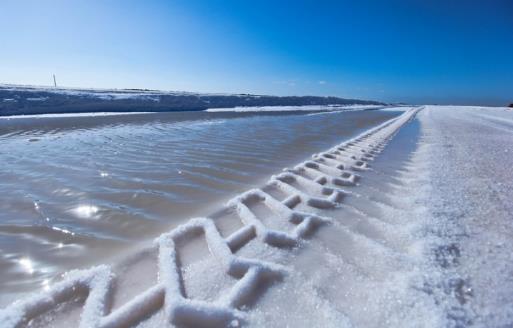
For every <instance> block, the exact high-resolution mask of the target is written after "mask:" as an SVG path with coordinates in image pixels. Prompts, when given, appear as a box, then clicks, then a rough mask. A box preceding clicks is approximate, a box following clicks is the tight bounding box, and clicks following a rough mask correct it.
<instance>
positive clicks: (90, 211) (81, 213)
mask: <svg viewBox="0 0 513 328" xmlns="http://www.w3.org/2000/svg"><path fill="white" fill-rule="evenodd" d="M73 212H74V213H75V215H76V216H78V217H80V218H83V219H89V218H92V217H93V216H94V215H95V214H96V213H98V207H97V206H94V205H80V206H78V207H76V208H75V209H73Z"/></svg>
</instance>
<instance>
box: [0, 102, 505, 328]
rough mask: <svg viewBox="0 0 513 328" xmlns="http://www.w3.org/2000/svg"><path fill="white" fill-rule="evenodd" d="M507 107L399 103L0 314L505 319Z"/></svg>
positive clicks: (204, 319) (345, 322) (157, 322)
mask: <svg viewBox="0 0 513 328" xmlns="http://www.w3.org/2000/svg"><path fill="white" fill-rule="evenodd" d="M512 116H513V115H512V113H511V112H508V111H505V110H504V109H488V108H444V107H432V106H426V107H423V108H415V109H411V110H407V111H405V113H404V114H402V115H401V116H399V117H397V118H393V119H391V120H389V121H387V122H385V123H383V124H381V125H379V126H377V127H376V128H373V129H370V130H367V131H366V132H363V133H362V134H361V135H359V136H357V137H355V138H353V139H352V140H349V141H347V142H344V143H342V144H339V145H337V146H335V147H333V148H331V149H329V150H327V151H325V152H321V153H318V154H315V155H314V156H312V158H311V159H309V160H306V161H304V162H302V163H300V164H299V165H296V166H291V167H290V168H289V169H286V170H284V171H283V172H282V173H279V174H276V175H274V176H272V177H271V178H270V179H269V180H268V181H267V182H266V183H265V184H264V185H263V186H261V187H259V188H257V189H251V190H249V191H247V192H244V193H242V194H240V195H239V196H237V197H235V198H233V199H231V200H230V201H228V202H227V203H226V204H225V205H224V206H223V207H221V208H220V209H218V210H217V211H215V212H213V213H212V214H211V215H208V216H206V217H203V218H197V219H191V220H189V221H187V222H186V223H184V224H183V225H181V226H179V227H177V228H175V229H172V230H171V231H170V232H169V233H166V234H164V235H162V236H161V237H159V238H157V239H156V240H155V241H154V243H152V244H151V245H148V246H147V247H146V248H145V249H143V250H141V251H139V252H136V253H134V254H132V255H131V256H130V257H128V258H127V259H125V260H123V261H121V262H120V263H117V264H114V265H111V266H98V267H95V268H93V269H90V270H84V271H80V272H71V273H70V274H69V275H68V276H67V277H65V278H64V279H63V280H62V282H59V283H56V284H51V285H49V286H48V290H47V291H46V292H45V293H40V294H36V295H34V296H32V297H29V298H25V299H23V300H21V301H20V302H18V303H15V304H13V305H11V306H10V307H8V308H6V309H4V310H2V312H0V316H1V321H0V322H2V323H4V324H5V325H7V326H16V325H25V324H27V323H28V324H29V325H32V326H45V325H46V326H48V325H51V326H55V327H59V326H65V325H69V322H70V321H69V320H70V318H72V320H80V324H81V326H82V327H120V326H123V327H125V326H139V327H155V326H165V325H176V326H193V327H198V326H206V327H239V326H250V327H252V326H254V327H284V326H290V327H349V326H353V327H354V326H356V327H383V326H390V327H397V326H399V327H462V326H470V325H474V326H479V327H489V326H494V327H498V326H510V325H511V324H512V322H513V321H512V313H513V312H512V311H511V310H510V305H511V299H512V296H511V295H513V292H512V291H513V288H512V287H513V283H512V282H511V279H510V277H511V272H513V271H512V264H511V263H512V261H511V255H510V254H511V249H512V246H513V245H511V244H512V243H513V242H512V241H511V238H509V237H510V236H511V229H512V228H511V224H510V223H511V222H510V220H511V213H512V211H511V203H510V202H508V200H509V198H508V197H507V196H508V194H509V193H510V192H511V189H512V179H511V173H510V171H509V170H508V166H510V164H511V156H510V154H509V152H510V150H509V147H510V145H511V144H512V143H511V141H512V140H511V138H513V137H512V134H511V129H512V128H513V124H512V122H513V119H512ZM476 131H479V132H476ZM476 153H479V154H480V156H476ZM506 164H507V165H506ZM75 322H77V321H75Z"/></svg>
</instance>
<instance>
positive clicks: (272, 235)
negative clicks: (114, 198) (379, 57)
mask: <svg viewBox="0 0 513 328" xmlns="http://www.w3.org/2000/svg"><path fill="white" fill-rule="evenodd" d="M415 113H416V110H411V111H409V112H407V113H405V114H403V115H402V116H399V117H397V118H394V119H392V120H390V121H387V122H385V123H384V124H381V125H380V126H378V127H376V128H374V129H371V130H369V131H367V132H365V133H363V134H362V135H359V136H357V137H355V138H353V139H352V140H350V141H347V142H345V143H343V144H341V145H338V146H336V147H334V148H333V149H330V150H328V151H326V152H323V153H320V154H317V155H314V156H313V159H312V160H307V161H306V162H304V163H303V164H300V165H299V166H297V167H296V168H295V169H293V170H284V172H283V173H280V174H278V175H275V176H273V177H271V179H270V180H269V182H268V183H267V184H266V186H264V188H262V189H254V190H250V191H248V192H245V193H243V194H241V195H240V196H237V197H235V198H234V199H232V200H231V201H229V202H228V203H227V204H226V209H227V210H230V209H232V210H235V212H236V213H237V216H239V218H240V220H241V221H242V224H243V227H242V228H240V229H239V230H237V231H235V232H233V233H231V234H230V235H229V236H223V235H222V234H221V232H220V231H219V230H218V226H217V225H216V222H218V220H219V218H217V219H213V218H197V219H191V220H190V221H188V222H187V223H185V224H184V225H181V226H179V227H177V228H175V229H174V230H172V231H171V232H169V233H167V234H164V235H162V236H161V237H159V238H158V239H157V240H156V241H155V243H156V244H155V245H154V246H152V248H150V249H155V251H157V252H158V254H159V257H158V270H159V280H158V282H157V284H156V285H154V286H153V287H150V288H149V289H147V290H146V291H143V292H142V293H140V294H139V295H137V296H135V297H134V298H132V299H131V300H129V301H128V302H126V303H125V304H124V305H123V306H121V307H119V308H117V309H115V310H113V311H112V312H110V313H108V311H107V310H108V309H107V306H106V295H108V294H109V293H111V280H112V277H114V276H115V273H114V271H116V270H115V268H112V267H108V266H98V267H95V268H92V269H90V270H85V271H76V272H71V273H70V274H69V275H67V276H66V277H65V278H64V279H63V281H62V282H60V283H57V284H55V285H54V286H50V287H48V291H46V292H44V293H40V294H35V295H34V296H32V297H29V298H27V299H26V300H23V301H19V302H16V303H14V304H13V305H11V306H9V307H8V308H6V309H4V310H2V311H1V312H0V319H1V320H2V322H4V323H6V324H7V326H16V325H18V324H22V323H24V322H27V320H30V319H31V318H32V317H35V316H37V315H39V314H41V313H44V312H47V311H48V310H50V309H52V308H53V307H55V306H57V304H58V303H62V302H65V301H66V300H68V299H70V298H72V297H73V296H74V295H75V294H76V293H80V292H82V290H83V289H86V290H88V291H89V292H88V295H89V296H87V298H86V302H85V304H84V306H83V310H82V315H81V320H80V326H81V327H113V326H120V325H130V324H133V323H135V322H137V321H138V320H141V319H143V318H146V317H148V316H151V315H152V314H153V313H158V312H159V311H160V308H163V309H164V313H165V316H166V317H167V318H168V319H167V320H170V321H171V322H173V323H175V324H184V325H195V326H197V325H207V324H208V325H210V326H212V325H214V326H239V325H241V324H243V323H246V322H247V321H248V319H249V317H248V315H247V313H246V312H245V311H243V309H245V308H246V307H247V304H248V303H251V300H252V299H254V298H255V297H256V295H257V294H259V293H260V292H261V291H260V289H261V288H262V287H261V286H263V285H266V286H267V285H268V284H269V282H272V281H274V282H275V283H279V281H282V280H286V279H287V276H288V275H289V274H290V269H289V268H287V267H286V266H283V265H281V264H279V263H277V262H279V261H275V260H277V259H276V258H275V256H273V255H272V254H273V253H274V252H272V253H271V254H270V255H269V256H267V257H268V259H269V260H272V261H269V260H268V259H265V258H266V256H264V258H261V257H262V256H261V255H265V253H266V252H267V251H268V250H271V249H276V250H277V251H278V252H281V253H282V254H287V253H288V252H290V250H293V249H295V248H296V247H297V246H300V245H301V244H302V242H303V239H304V238H305V237H307V236H310V235H312V234H314V233H315V232H316V231H317V229H319V227H320V226H324V225H332V224H333V220H332V219H331V218H329V217H325V216H320V215H318V214H316V213H315V211H314V210H312V209H315V208H319V209H325V208H333V207H336V206H337V204H338V203H340V202H341V201H342V199H343V198H344V195H345V192H344V191H342V190H339V189H338V188H336V187H327V186H323V184H322V183H326V182H327V181H328V176H329V177H330V178H331V179H345V180H344V181H345V182H353V181H355V179H356V175H355V174H353V173H350V171H346V170H358V171H364V170H367V169H368V168H367V164H366V161H368V160H370V158H371V157H372V156H367V154H366V153H367V152H368V153H369V154H371V153H372V154H375V153H377V152H379V151H380V150H381V149H382V145H383V144H384V142H385V141H387V140H388V139H389V138H390V137H391V136H392V135H393V134H394V133H395V131H396V130H397V129H399V128H400V127H401V126H402V125H404V124H405V123H406V122H408V121H409V120H410V119H411V118H412V117H413V115H414V114H415ZM346 149H348V155H347V156H345V155H342V153H343V152H345V151H346ZM355 151H356V154H355ZM315 163H317V164H315ZM307 168H308V169H310V170H321V169H322V170H323V171H322V172H323V173H322V176H321V177H320V179H321V180H323V179H324V180H326V181H324V180H323V181H321V180H317V181H312V180H310V179H307V178H305V177H303V176H301V175H300V174H297V173H299V171H301V170H303V169H304V170H306V169H307ZM330 168H331V169H330ZM337 170H338V171H337ZM351 172H352V171H351ZM330 173H331V174H334V175H335V176H331V175H329V174H330ZM335 181H337V180H335ZM266 188H267V189H269V188H277V189H278V190H279V191H280V192H281V193H283V194H286V195H288V196H287V197H286V199H285V200H283V201H280V200H278V199H276V198H275V197H273V196H271V195H270V194H268V193H267V192H265V191H264V189H266ZM258 205H261V206H264V207H267V208H268V209H269V210H270V211H271V212H272V213H274V215H276V217H277V218H279V222H277V223H278V228H272V227H270V226H268V224H264V221H263V218H261V217H259V216H258V215H257V214H256V213H257V212H254V209H252V207H255V206H258ZM299 208H302V209H304V210H299ZM280 222H281V223H280ZM287 222H288V223H287ZM287 224H293V226H294V228H293V229H292V230H291V231H287V230H286V229H284V227H285V226H287ZM198 234H200V235H201V234H203V236H204V238H205V240H206V242H207V244H208V250H209V252H210V253H211V255H212V256H213V259H214V260H215V261H216V262H218V264H216V265H220V267H221V268H222V271H224V272H225V274H227V275H229V276H232V277H234V278H236V282H235V283H234V284H233V285H232V286H231V288H228V289H227V290H226V291H224V292H223V293H222V294H221V296H220V297H219V298H218V299H217V300H215V301H213V302H212V301H203V300H197V299H191V298H189V297H188V294H187V289H185V287H184V285H183V283H184V280H183V271H182V270H183V268H181V264H180V263H181V260H180V256H179V255H178V251H179V249H177V247H178V246H177V245H179V244H180V242H181V241H183V240H191V239H193V238H195V236H198ZM253 243H257V244H260V245H261V246H264V245H268V246H266V247H264V248H263V250H264V254H260V256H256V257H255V256H247V255H246V253H245V252H246V250H247V249H248V248H247V245H248V244H253ZM261 246H258V247H257V248H253V247H251V248H249V249H250V250H251V252H254V251H255V250H258V249H260V248H261ZM268 247H271V248H268ZM238 250H242V251H241V252H238ZM145 252H146V251H142V253H143V254H145ZM274 254H276V253H274ZM212 265H213V264H211V263H209V265H208V266H209V267H212ZM214 266H215V265H214ZM202 272H205V271H204V270H196V271H195V275H194V276H195V277H197V278H194V280H195V281H197V282H199V283H201V282H202V281H204V278H202V275H201V273H202ZM117 274H118V275H122V272H117ZM198 278H199V279H200V280H196V279H198ZM217 283H218V284H219V283H220V282H217ZM202 289H204V288H202ZM333 315H334V318H339V319H340V318H343V319H344V321H345V316H340V315H337V314H336V313H334V314H333Z"/></svg>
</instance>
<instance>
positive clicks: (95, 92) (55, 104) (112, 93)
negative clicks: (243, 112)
mask: <svg viewBox="0 0 513 328" xmlns="http://www.w3.org/2000/svg"><path fill="white" fill-rule="evenodd" d="M351 104H358V105H384V104H383V103H380V102H377V101H369V100H359V99H345V98H338V97H317V96H287V97H278V96H266V95H251V94H200V93H191V92H173V91H158V90H148V89H112V90H108V89H74V88H50V87H36V86H18V85H0V116H7V115H27V114H50V113H51V114H54V113H84V112H136V111H152V112H167V111H200V110H205V109H208V108H231V107H245V106H306V105H351Z"/></svg>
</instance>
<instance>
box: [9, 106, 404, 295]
mask: <svg viewBox="0 0 513 328" xmlns="http://www.w3.org/2000/svg"><path fill="white" fill-rule="evenodd" d="M398 114H399V112H391V111H388V112H384V111H351V112H349V111H348V112H336V113H305V112H289V113H286V114H283V113H282V114H272V113H265V114H258V113H251V114H248V113H207V112H196V113H158V114H136V115H117V116H101V117H67V118H52V117H49V118H16V119H0V163H2V169H1V171H0V194H1V195H2V196H1V197H0V250H1V255H0V275H1V276H2V279H1V280H0V290H1V294H2V296H1V297H0V305H4V304H5V303H6V302H8V301H9V300H11V299H13V298H15V297H17V296H19V294H20V293H24V292H26V291H29V290H33V289H34V288H39V287H44V286H45V284H47V283H48V282H49V281H50V280H51V279H53V278H54V277H55V276H56V275H58V274H59V273H60V272H63V271H65V270H68V269H71V268H77V267H87V266H89V265H91V264H93V263H96V262H105V261H106V258H108V257H112V256H114V255H117V254H119V253H120V252H122V251H124V250H126V249H128V248H131V247H133V246H134V245H135V244H137V243H138V242H141V241H144V240H147V239H149V238H151V237H153V236H156V235H158V234H160V233H161V232H163V231H165V230H167V229H169V228H171V227H173V226H176V225H177V224H179V223H180V222H183V220H185V219H188V218H190V217H194V216H201V215H206V214H208V213H210V212H211V211H212V206H213V205H214V204H219V203H220V202H222V201H224V200H228V199H229V198H230V197H231V196H233V195H235V194H237V193H240V192H242V191H245V190H247V189H250V188H252V187H254V186H255V185H256V184H258V183H259V182H261V181H263V179H265V178H268V176H269V175H271V174H273V173H276V172H277V171H278V170H279V168H281V167H284V166H287V165H291V164H295V163H297V162H299V161H300V160H303V159H304V158H306V157H307V156H310V155H311V154H312V153H313V152H316V151H321V150H324V149H326V148H328V147H330V146H332V145H334V144H336V143H339V142H341V141H342V140H344V139H346V138H349V137H351V136H353V135H355V134H357V133H359V132H361V131H363V130H365V129H367V128H369V127H371V126H374V125H377V124H379V123H381V122H383V121H385V120H387V119H389V118H392V117H394V116H396V115H398Z"/></svg>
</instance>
